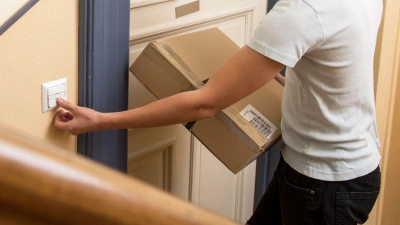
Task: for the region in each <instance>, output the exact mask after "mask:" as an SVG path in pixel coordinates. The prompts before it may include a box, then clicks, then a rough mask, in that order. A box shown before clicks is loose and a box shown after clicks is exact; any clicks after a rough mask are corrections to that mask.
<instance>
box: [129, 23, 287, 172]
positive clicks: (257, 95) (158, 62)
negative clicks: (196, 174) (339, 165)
mask: <svg viewBox="0 0 400 225" xmlns="http://www.w3.org/2000/svg"><path fill="white" fill-rule="evenodd" d="M238 50H239V47H238V46H237V45H236V44H235V43H234V42H233V41H232V40H230V39H229V38H228V37H227V36H226V35H225V34H223V33H222V32H221V31H220V30H219V29H217V28H212V29H207V30H204V31H199V32H194V33H190V34H185V35H180V36H177V37H172V38H168V39H164V40H157V41H153V42H151V43H149V44H148V45H147V47H146V48H145V49H144V50H143V52H142V53H141V54H140V56H139V57H138V58H137V60H136V61H135V62H134V63H133V64H132V66H131V67H130V70H131V72H132V73H133V74H134V75H135V76H136V77H137V78H138V80H139V81H140V82H141V83H143V85H144V86H146V87H147V88H148V89H149V90H150V91H151V92H152V93H153V94H154V95H155V96H156V97H157V98H158V99H162V98H165V97H168V96H171V95H174V94H177V93H180V92H184V91H190V90H194V89H199V88H201V87H202V86H203V85H204V83H205V82H206V81H207V79H208V78H210V77H211V76H212V75H213V73H214V72H215V71H216V70H217V68H218V67H219V66H220V65H221V64H222V63H223V62H224V61H225V60H227V59H228V58H229V57H231V56H232V55H233V54H235V53H236V52H237V51H238ZM282 92H283V87H282V86H281V85H280V84H279V83H278V82H276V81H275V80H272V81H271V82H269V83H268V84H266V85H265V86H264V87H262V88H261V89H259V90H257V91H256V92H254V93H253V94H251V95H249V96H247V97H246V98H244V99H242V100H240V101H239V102H237V103H235V104H234V105H232V106H230V107H228V108H226V109H224V110H222V111H221V112H219V113H217V115H216V116H214V117H212V118H207V119H202V120H199V121H195V122H189V123H186V124H183V125H184V126H186V128H188V129H189V130H190V131H191V132H192V133H193V134H194V135H195V136H196V137H197V138H198V139H199V140H200V141H201V142H202V143H203V144H204V145H205V146H206V147H207V148H208V149H209V150H210V151H211V152H212V153H213V154H214V155H215V156H216V157H217V158H218V159H219V160H220V161H221V162H222V163H223V164H224V165H225V166H226V167H227V168H228V169H230V170H231V171H232V172H233V173H235V174H236V173H238V172H239V171H240V170H242V169H243V168H244V167H246V165H248V164H249V163H251V162H252V161H254V159H256V158H257V157H258V156H259V155H260V154H262V153H263V152H264V151H266V150H267V149H268V148H269V147H271V146H272V145H273V144H274V143H275V142H276V141H277V140H278V139H279V138H280V135H281V130H280V120H281V99H282Z"/></svg>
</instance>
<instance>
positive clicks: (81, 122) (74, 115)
mask: <svg viewBox="0 0 400 225" xmlns="http://www.w3.org/2000/svg"><path fill="white" fill-rule="evenodd" d="M57 104H58V105H59V106H61V108H63V109H66V110H68V111H64V110H63V109H61V110H60V111H58V112H57V114H56V117H55V120H54V127H56V128H58V129H60V130H64V131H67V132H69V133H71V134H73V135H77V134H82V133H86V132H89V131H94V130H97V129H99V122H100V121H99V115H100V113H99V112H96V111H94V110H92V109H89V108H85V107H79V106H76V105H74V104H72V103H70V102H68V101H66V100H64V99H61V98H59V99H57Z"/></svg>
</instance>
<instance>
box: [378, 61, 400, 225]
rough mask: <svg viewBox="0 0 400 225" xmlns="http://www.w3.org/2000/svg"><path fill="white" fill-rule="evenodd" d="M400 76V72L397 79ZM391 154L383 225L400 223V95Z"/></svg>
mask: <svg viewBox="0 0 400 225" xmlns="http://www.w3.org/2000/svg"><path fill="white" fill-rule="evenodd" d="M398 59H399V58H398ZM399 76H400V71H399V72H398V74H397V77H399ZM396 90H397V93H399V91H400V82H399V80H397V88H396ZM395 96H396V97H395V101H394V108H393V120H392V131H391V136H392V138H391V140H390V143H389V148H390V153H389V157H388V159H387V167H386V182H385V186H384V188H383V191H384V192H385V198H384V201H383V204H382V220H381V224H382V225H385V224H387V225H391V224H393V225H395V224H399V221H400V193H399V191H400V179H399V173H400V163H399V162H400V154H399V153H400V138H399V137H400V94H396V95H395Z"/></svg>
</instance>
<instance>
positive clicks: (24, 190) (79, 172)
mask: <svg viewBox="0 0 400 225" xmlns="http://www.w3.org/2000/svg"><path fill="white" fill-rule="evenodd" d="M0 173H1V175H0V221H1V224H29V225H35V224H38V225H39V224H40V225H42V224H51V225H54V224H56V225H59V224H74V225H91V224H93V225H100V224H113V225H119V224H121V225H122V224H123V225H125V224H126V225H127V224H129V225H139V224H143V225H151V224H160V225H203V224H204V225H206V224H210V225H211V224H213V225H234V224H236V223H234V222H233V221H231V220H229V219H226V218H224V217H222V216H219V215H217V214H214V213H212V212H209V211H207V210H205V209H202V208H200V207H198V206H195V205H192V204H190V203H189V202H186V201H184V200H182V199H179V198H177V197H174V196H172V195H170V194H167V193H166V192H163V191H161V190H158V189H156V188H154V187H151V186H149V185H147V184H145V183H143V182H141V181H139V180H136V179H133V178H130V177H128V176H126V175H125V174H122V173H120V172H118V171H115V170H113V169H110V168H107V167H105V166H103V165H100V164H98V163H96V162H93V161H91V160H89V159H85V158H83V157H81V156H78V155H76V154H74V153H71V152H66V151H65V150H63V149H60V148H58V147H55V146H52V145H49V144H47V143H43V142H41V141H38V140H35V139H32V138H31V137H25V136H22V135H20V134H17V133H15V132H13V131H10V130H8V129H5V128H2V127H0Z"/></svg>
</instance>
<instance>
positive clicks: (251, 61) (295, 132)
mask: <svg viewBox="0 0 400 225" xmlns="http://www.w3.org/2000/svg"><path fill="white" fill-rule="evenodd" d="M381 16H382V2H381V0H325V1H319V0H303V1H302V0H281V1H279V2H278V3H277V4H276V5H275V6H274V8H273V9H272V10H271V12H270V13H269V14H268V15H266V17H265V18H264V19H263V21H262V22H261V23H260V25H259V26H258V28H257V29H256V31H255V34H254V36H253V38H252V39H251V40H250V42H249V43H248V44H247V46H244V47H243V48H242V49H241V50H240V51H239V52H238V53H237V54H235V55H234V56H233V57H232V58H231V59H229V60H228V61H227V62H225V63H224V64H223V65H222V66H221V67H220V68H219V69H218V71H217V72H216V73H215V74H214V75H213V76H212V78H211V79H210V80H209V81H208V83H207V84H206V85H205V86H204V87H202V88H201V89H199V90H196V91H191V92H184V93H180V94H177V95H174V96H171V97H169V98H166V99H162V100H159V101H156V102H154V103H151V104H149V105H147V106H144V107H141V108H137V109H132V110H128V111H124V112H116V113H99V112H96V111H94V110H91V109H87V108H82V107H78V106H75V105H72V104H71V103H69V102H66V101H62V100H58V104H59V105H60V106H61V107H63V108H65V109H67V110H69V111H70V112H64V111H63V110H61V111H60V112H59V113H58V114H57V116H56V119H55V124H54V125H55V126H56V127H57V128H60V129H63V130H66V131H69V132H70V133H72V134H79V133H83V132H89V131H94V130H99V129H118V128H128V127H135V128H138V127H151V126H163V125H169V124H176V123H181V122H187V121H194V120H198V119H202V118H206V117H210V116H213V115H215V113H216V112H218V111H220V110H222V109H224V108H225V107H227V106H229V105H231V104H233V103H235V102H236V101H238V100H240V99H242V98H243V97H245V96H247V95H248V94H250V93H252V92H253V91H255V90H257V89H258V88H260V87H262V86H263V85H265V84H266V83H267V82H269V81H270V80H271V79H273V78H274V77H275V75H276V74H278V73H279V71H281V70H282V69H283V68H284V66H286V67H287V69H286V79H283V81H282V82H283V83H284V84H285V88H284V95H283V102H282V113H283V117H282V124H281V128H282V137H283V140H284V142H285V145H284V147H283V148H282V149H281V154H282V157H281V160H280V162H279V165H278V168H277V170H276V172H275V176H274V178H273V180H272V181H271V183H270V186H269V187H268V190H267V192H266V193H265V195H264V197H263V199H262V200H261V202H260V204H259V206H258V207H257V209H256V210H255V212H254V214H253V216H252V217H251V218H250V219H249V221H248V224H249V225H258V224H285V225H292V224H293V225H308V224H323V225H325V224H326V225H328V224H329V225H334V224H335V225H341V224H343V225H349V224H354V225H355V224H357V223H359V224H361V223H364V222H365V221H366V220H367V218H368V214H369V212H370V211H371V209H372V207H373V205H374V203H375V201H376V198H377V196H378V193H379V190H380V170H379V160H380V155H379V151H378V147H379V139H378V135H377V132H376V121H375V108H374V90H373V87H374V85H373V59H374V52H375V43H376V37H377V32H378V28H379V24H380V20H381ZM276 78H277V79H282V77H280V76H277V77H276ZM266 97H267V96H266Z"/></svg>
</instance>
